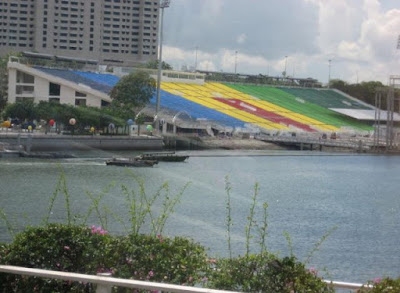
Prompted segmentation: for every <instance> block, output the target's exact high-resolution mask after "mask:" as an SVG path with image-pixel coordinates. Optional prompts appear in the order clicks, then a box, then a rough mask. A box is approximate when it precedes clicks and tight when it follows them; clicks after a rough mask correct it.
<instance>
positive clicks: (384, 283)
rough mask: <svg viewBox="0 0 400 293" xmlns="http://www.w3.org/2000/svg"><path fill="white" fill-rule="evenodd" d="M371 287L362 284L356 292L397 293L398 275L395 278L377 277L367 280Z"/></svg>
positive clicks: (399, 289) (398, 290)
mask: <svg viewBox="0 0 400 293" xmlns="http://www.w3.org/2000/svg"><path fill="white" fill-rule="evenodd" d="M368 285H369V286H372V289H371V288H367V286H363V288H361V289H360V290H358V293H367V292H368V293H398V292H400V277H399V278H397V279H392V278H384V279H380V278H377V279H375V280H373V281H370V282H368Z"/></svg>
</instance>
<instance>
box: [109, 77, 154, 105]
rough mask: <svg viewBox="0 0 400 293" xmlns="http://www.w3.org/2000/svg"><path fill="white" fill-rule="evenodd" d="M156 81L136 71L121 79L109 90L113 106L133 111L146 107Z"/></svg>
mask: <svg viewBox="0 0 400 293" xmlns="http://www.w3.org/2000/svg"><path fill="white" fill-rule="evenodd" d="M155 88H156V81H155V80H154V79H153V78H152V77H150V75H149V74H148V73H146V72H142V71H138V72H134V73H131V74H129V75H127V76H125V77H123V78H121V80H120V81H119V82H118V83H117V84H116V85H115V87H114V88H113V89H112V90H111V93H110V97H111V98H112V99H113V105H114V106H117V107H123V108H126V109H133V108H135V107H141V106H144V105H146V104H147V103H148V102H149V101H150V99H151V98H152V97H153V94H154V93H155Z"/></svg>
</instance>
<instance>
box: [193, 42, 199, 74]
mask: <svg viewBox="0 0 400 293" xmlns="http://www.w3.org/2000/svg"><path fill="white" fill-rule="evenodd" d="M198 49H199V47H197V46H196V61H195V63H194V71H196V70H197V50H198Z"/></svg>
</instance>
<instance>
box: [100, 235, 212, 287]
mask: <svg viewBox="0 0 400 293" xmlns="http://www.w3.org/2000/svg"><path fill="white" fill-rule="evenodd" d="M111 245H112V249H110V250H108V251H107V252H108V253H109V255H107V258H108V259H110V260H112V264H111V265H112V267H113V271H114V272H115V276H116V277H118V278H125V279H136V280H143V281H154V282H164V283H170V284H185V285H188V286H191V285H194V284H197V283H199V282H200V281H201V278H202V276H203V275H204V274H205V272H206V271H207V268H208V263H207V254H206V252H205V249H204V247H203V246H201V245H199V244H197V243H194V242H192V241H190V240H188V239H185V238H181V237H176V238H173V239H171V238H163V237H162V236H160V235H159V236H157V237H154V236H146V235H130V236H125V237H115V238H113V242H112V244H111Z"/></svg>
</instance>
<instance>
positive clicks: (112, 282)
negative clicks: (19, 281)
mask: <svg viewBox="0 0 400 293" xmlns="http://www.w3.org/2000/svg"><path fill="white" fill-rule="evenodd" d="M0 272H3V273H9V274H15V275H24V276H35V277H41V278H48V279H57V280H65V281H75V282H84V283H92V284H96V285H97V290H96V293H111V289H112V287H123V288H132V289H143V290H151V291H159V292H162V291H164V292H174V293H175V292H176V293H239V292H234V291H224V290H213V289H206V288H197V287H188V286H180V285H171V284H164V283H155V282H145V281H136V280H127V279H118V278H112V277H111V275H107V274H99V275H98V276H93V275H84V274H76V273H67V272H59V271H48V270H41V269H32V268H23V267H16V266H7V265H0ZM324 282H325V283H327V284H331V285H332V286H333V287H334V288H336V289H350V290H358V289H360V288H361V287H362V286H364V287H365V288H371V286H370V285H363V284H358V283H346V282H336V281H328V280H324Z"/></svg>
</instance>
